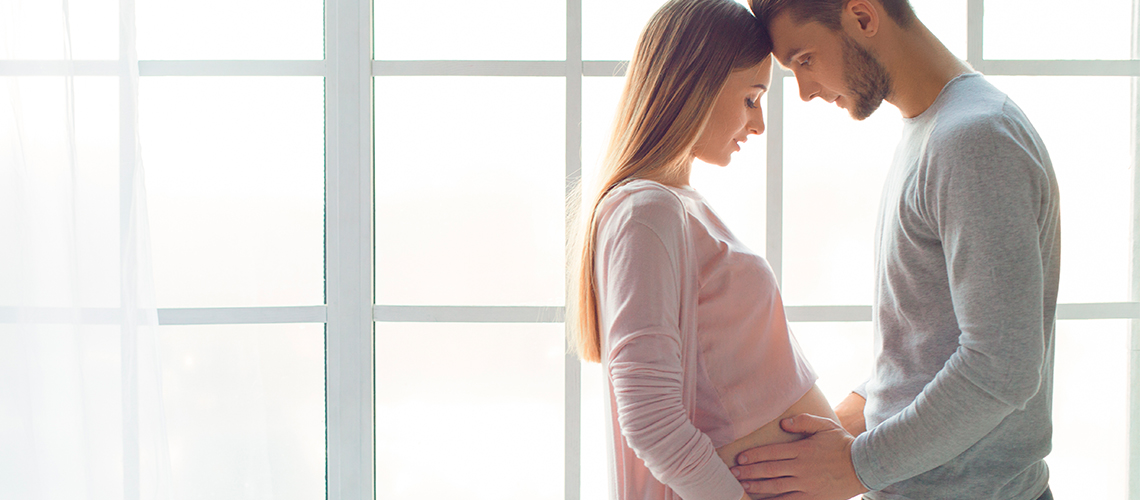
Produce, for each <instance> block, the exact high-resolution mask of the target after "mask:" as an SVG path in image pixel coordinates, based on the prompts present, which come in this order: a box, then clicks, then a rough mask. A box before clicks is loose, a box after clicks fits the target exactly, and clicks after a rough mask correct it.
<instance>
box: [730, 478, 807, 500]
mask: <svg viewBox="0 0 1140 500" xmlns="http://www.w3.org/2000/svg"><path fill="white" fill-rule="evenodd" d="M795 483H796V479H795V478H792V477H778V478H775V479H765V480H763V481H741V483H740V484H741V485H742V486H744V491H745V492H747V493H748V494H750V495H751V494H758V495H764V496H768V497H771V498H784V496H783V495H787V494H789V493H797V492H799V491H800V488H797V487H796V484H795Z"/></svg>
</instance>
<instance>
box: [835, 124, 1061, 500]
mask: <svg viewBox="0 0 1140 500" xmlns="http://www.w3.org/2000/svg"><path fill="white" fill-rule="evenodd" d="M1008 125H1009V124H1007V123H1003V122H1001V121H1000V120H996V121H995V122H993V123H985V124H982V126H975V127H972V128H971V129H968V130H959V131H955V133H954V136H955V139H956V140H955V141H954V144H953V145H946V144H942V145H941V146H942V147H941V148H940V149H938V150H939V151H942V153H940V154H941V156H940V157H932V159H931V164H932V165H934V166H932V167H930V168H931V170H932V171H935V172H934V173H932V175H931V177H930V178H931V180H930V181H929V185H928V186H927V187H926V189H925V197H926V200H925V201H924V202H923V203H920V204H919V209H920V210H924V211H925V212H926V213H925V214H922V215H923V218H924V220H926V221H927V224H928V226H929V227H931V228H934V229H933V231H934V232H936V233H937V236H938V238H939V239H940V240H941V243H942V250H943V254H944V257H945V262H946V270H947V274H948V283H949V287H950V290H949V292H950V299H951V301H952V305H953V311H954V315H955V317H956V319H957V322H958V328H959V330H960V333H959V336H958V346H957V348H956V350H955V351H954V353H953V354H952V355H951V356H950V358H949V359H948V360H947V361H946V363H945V364H944V365H943V367H942V369H941V370H940V371H939V372H938V373H937V374H936V375H935V376H934V378H933V380H932V381H931V382H929V383H928V384H927V385H926V387H925V388H924V389H923V390H922V392H921V393H920V394H919V395H918V396H917V397H916V398H915V399H914V401H913V402H912V403H911V404H910V405H908V406H907V407H905V408H904V409H903V410H902V411H900V412H899V413H898V414H896V415H894V416H892V417H891V418H889V419H887V420H885V421H883V422H882V423H881V424H880V425H878V426H876V427H875V428H873V429H870V430H869V431H868V432H866V433H864V434H862V435H860V436H858V437H857V438H856V439H855V443H854V445H853V446H852V450H851V454H852V460H853V462H854V465H855V470H856V472H857V473H858V475H859V478H860V480H862V481H863V484H864V485H865V486H866V487H867V488H869V489H871V490H879V489H882V488H884V487H886V486H888V485H890V484H893V483H896V482H899V481H902V480H905V479H908V478H910V477H913V476H916V475H918V474H921V473H923V472H926V471H929V470H931V469H934V468H935V467H938V466H940V465H942V464H944V463H946V462H948V461H950V460H951V459H953V458H954V457H956V456H958V455H959V454H961V453H962V452H963V451H965V450H967V449H968V448H970V447H971V446H973V445H974V444H975V443H977V442H978V441H979V440H981V439H982V438H983V437H985V436H986V435H987V434H989V433H990V432H991V431H993V430H994V429H995V428H996V427H997V426H998V425H999V424H1000V423H1001V422H1002V420H1004V419H1005V418H1006V417H1007V416H1008V415H1009V414H1011V413H1012V412H1014V411H1016V410H1019V409H1024V408H1025V404H1026V403H1027V402H1028V401H1029V400H1030V399H1031V398H1032V397H1033V396H1034V395H1035V394H1036V393H1037V391H1038V388H1039V386H1040V383H1041V378H1042V374H1041V371H1042V367H1043V364H1044V354H1045V338H1046V334H1047V333H1048V332H1044V331H1043V329H1044V321H1043V314H1044V312H1043V311H1044V305H1043V302H1044V300H1043V296H1044V271H1043V264H1042V250H1041V244H1040V238H1041V229H1040V226H1039V219H1040V218H1041V217H1042V214H1043V213H1045V211H1044V210H1043V208H1042V207H1043V205H1044V203H1045V201H1044V200H1047V199H1048V196H1049V184H1048V180H1047V178H1046V176H1045V174H1044V170H1043V167H1042V165H1041V163H1040V162H1039V160H1037V159H1036V158H1035V157H1034V156H1033V155H1032V154H1030V153H1029V152H1028V150H1029V148H1027V147H1026V145H1024V144H1022V143H1021V142H1019V139H1018V137H1017V134H1016V132H1014V131H1011V130H1010V128H1009V126H1008ZM931 149H932V150H935V149H936V148H935V147H934V146H933V145H932V147H931Z"/></svg>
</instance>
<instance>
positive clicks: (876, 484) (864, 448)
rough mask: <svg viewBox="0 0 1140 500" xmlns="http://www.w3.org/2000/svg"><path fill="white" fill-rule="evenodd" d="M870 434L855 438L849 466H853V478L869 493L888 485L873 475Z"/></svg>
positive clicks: (865, 433) (873, 463) (873, 457)
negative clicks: (857, 479) (856, 478)
mask: <svg viewBox="0 0 1140 500" xmlns="http://www.w3.org/2000/svg"><path fill="white" fill-rule="evenodd" d="M869 435H870V432H864V433H862V434H860V435H858V436H855V442H854V443H851V465H854V466H855V476H856V477H858V478H859V482H861V483H863V487H864V488H867V489H868V490H870V491H878V490H881V489H883V488H886V487H887V486H890V483H884V482H883V481H882V479H881V478H879V477H877V476H878V475H877V474H875V469H876V467H875V456H874V454H873V453H871V450H869V449H868V448H870V445H869V443H868V442H867V441H868V436H869Z"/></svg>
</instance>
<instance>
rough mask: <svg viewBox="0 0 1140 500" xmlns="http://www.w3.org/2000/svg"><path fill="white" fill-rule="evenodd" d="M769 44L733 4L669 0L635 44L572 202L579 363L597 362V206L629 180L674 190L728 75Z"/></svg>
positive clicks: (574, 332)
mask: <svg viewBox="0 0 1140 500" xmlns="http://www.w3.org/2000/svg"><path fill="white" fill-rule="evenodd" d="M771 48H772V45H771V41H770V39H769V38H768V36H767V33H766V31H765V30H764V28H763V26H761V25H760V23H759V22H758V21H757V20H756V18H755V17H753V16H752V14H751V13H750V12H749V11H748V8H747V7H745V6H743V5H741V4H739V3H737V2H735V1H733V0H670V1H669V2H667V3H666V4H665V5H663V6H662V7H661V8H660V9H658V10H657V12H656V13H655V14H653V17H652V18H651V19H650V20H649V23H648V24H647V25H646V26H645V29H643V30H642V32H641V37H640V38H639V39H638V41H637V48H636V50H635V51H634V54H633V59H632V60H631V61H630V64H629V68H628V70H627V71H626V79H625V87H624V89H623V90H622V97H621V104H619V106H618V110H617V115H616V116H615V118H614V124H613V130H612V132H611V134H610V143H609V147H608V148H607V150H606V156H605V159H604V160H603V164H602V168H601V172H600V173H599V176H598V182H597V184H596V186H595V187H594V189H593V190H591V191H587V190H582V192H581V196H580V197H578V196H571V200H572V202H573V201H577V202H579V203H581V205H580V206H578V207H571V208H570V209H569V210H568V215H570V216H572V217H576V218H577V221H576V223H574V224H572V225H571V227H574V228H576V229H577V233H578V234H576V235H575V236H574V237H573V239H572V241H573V242H574V243H575V245H574V246H573V249H572V251H571V254H570V255H569V256H568V259H567V263H569V264H570V266H571V279H570V283H571V289H570V292H569V293H568V296H567V299H568V300H567V305H568V306H569V307H568V311H567V315H566V320H567V322H568V323H569V324H570V329H569V331H570V332H571V333H570V335H571V342H570V346H571V348H572V349H576V350H577V352H578V355H579V356H580V357H581V358H582V359H583V360H585V361H592V362H599V361H600V360H601V331H600V329H599V325H598V305H597V298H598V294H597V289H596V282H595V276H596V272H595V269H594V257H595V251H596V243H597V242H596V239H597V232H598V226H597V208H598V204H599V203H601V201H602V199H603V198H605V196H606V195H607V194H609V192H610V191H611V190H613V189H614V188H615V187H616V186H618V185H620V184H622V183H624V182H626V181H628V180H632V179H649V180H654V181H658V182H661V183H663V184H671V185H675V184H676V182H677V181H676V180H677V179H681V178H683V177H682V175H683V173H684V172H685V169H687V168H689V167H688V165H689V164H690V162H691V159H692V150H693V146H694V144H696V142H697V138H698V137H699V136H700V134H701V131H702V130H703V129H704V127H705V124H706V123H707V122H708V117H709V115H710V113H711V112H712V107H713V103H714V102H715V101H716V99H717V95H718V94H720V91H721V89H722V88H723V87H724V84H725V81H726V80H727V79H728V76H729V74H731V73H732V72H733V71H735V70H739V69H746V68H751V67H753V66H755V65H757V64H759V63H760V62H761V61H763V60H764V58H765V57H767V56H768V54H769V53H770V52H771Z"/></svg>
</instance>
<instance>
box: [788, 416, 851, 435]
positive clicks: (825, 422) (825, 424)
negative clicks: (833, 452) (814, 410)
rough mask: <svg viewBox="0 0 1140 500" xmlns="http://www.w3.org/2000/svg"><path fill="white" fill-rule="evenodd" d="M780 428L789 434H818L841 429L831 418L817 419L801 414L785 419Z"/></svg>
mask: <svg viewBox="0 0 1140 500" xmlns="http://www.w3.org/2000/svg"><path fill="white" fill-rule="evenodd" d="M780 427H781V428H783V429H784V430H785V431H787V432H791V433H793V434H808V435H811V434H818V433H820V432H823V431H829V430H832V429H837V428H840V427H839V424H837V423H835V421H834V420H831V419H830V418H824V417H817V416H815V415H810V414H807V413H801V414H799V415H795V416H793V417H790V418H785V419H784V420H782V421H780Z"/></svg>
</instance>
